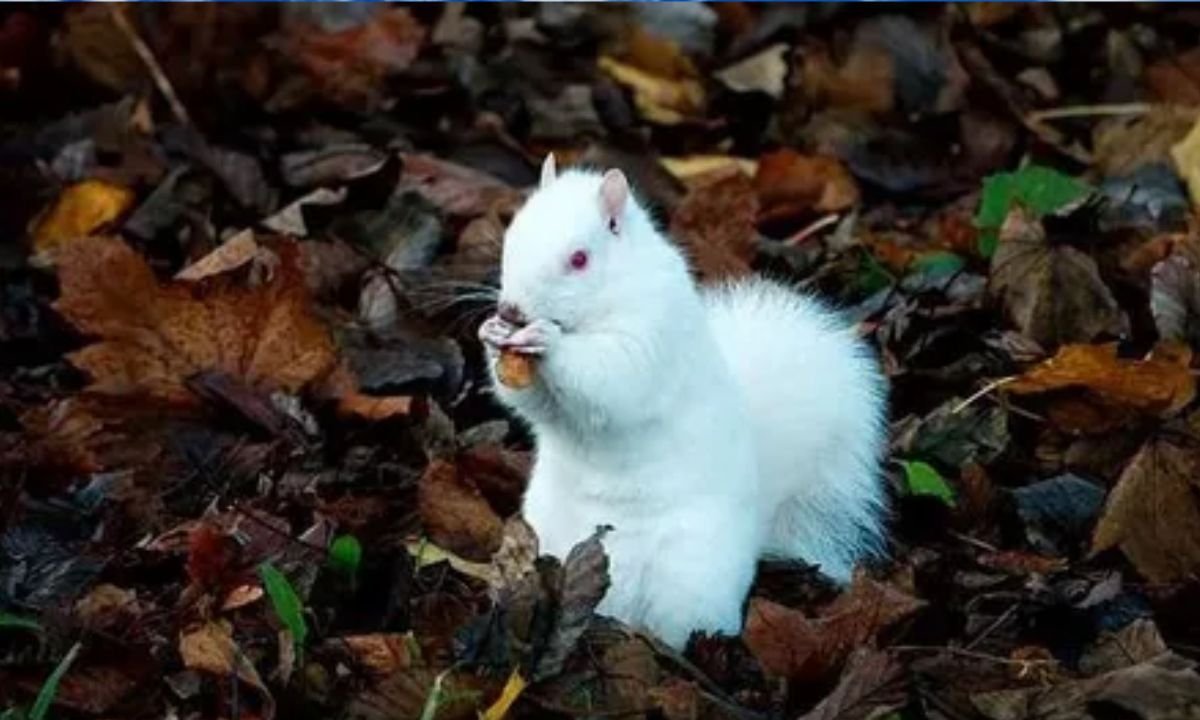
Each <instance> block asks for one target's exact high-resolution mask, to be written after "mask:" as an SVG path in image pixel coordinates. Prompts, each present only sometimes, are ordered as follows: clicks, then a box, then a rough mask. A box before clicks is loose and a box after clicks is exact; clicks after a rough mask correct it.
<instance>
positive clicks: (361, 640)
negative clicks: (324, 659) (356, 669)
mask: <svg viewBox="0 0 1200 720" xmlns="http://www.w3.org/2000/svg"><path fill="white" fill-rule="evenodd" d="M328 642H329V644H331V645H337V646H339V647H342V648H345V649H346V650H348V651H349V652H350V655H351V656H352V657H353V658H354V661H355V663H357V664H358V665H359V666H360V667H362V668H363V669H365V670H367V671H368V672H369V673H371V674H372V675H375V676H376V677H385V676H388V675H391V674H393V673H396V672H401V671H403V670H406V669H408V668H409V667H410V666H411V665H412V664H413V658H412V650H411V647H412V644H413V638H412V636H411V635H401V634H397V633H374V634H371V635H348V636H345V637H340V638H336V639H332V640H329V641H328Z"/></svg>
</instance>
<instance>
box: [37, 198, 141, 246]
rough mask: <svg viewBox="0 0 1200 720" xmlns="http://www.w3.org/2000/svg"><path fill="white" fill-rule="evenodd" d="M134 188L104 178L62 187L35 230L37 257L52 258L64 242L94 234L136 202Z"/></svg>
mask: <svg viewBox="0 0 1200 720" xmlns="http://www.w3.org/2000/svg"><path fill="white" fill-rule="evenodd" d="M133 201H134V194H133V191H132V190H130V189H128V188H125V187H121V186H120V185H114V184H113V183H109V182H105V181H103V180H84V181H83V182H80V183H76V184H74V185H71V186H69V187H68V188H67V189H66V190H63V192H62V194H61V195H59V196H58V199H57V200H55V201H54V204H53V205H51V206H50V207H49V208H48V209H47V210H46V212H45V213H44V214H43V215H42V216H41V217H40V218H39V219H38V221H37V225H36V226H35V228H34V230H33V249H34V251H35V253H36V256H37V260H39V261H40V262H43V263H48V262H50V261H51V257H50V256H51V255H52V253H53V252H54V251H55V250H57V249H58V248H59V247H60V246H61V245H62V244H63V243H66V242H70V241H71V240H75V239H77V238H81V237H87V236H89V235H93V234H95V233H96V231H98V230H100V229H101V228H103V227H105V226H106V225H109V224H111V223H112V222H113V221H114V220H116V219H117V218H119V217H120V216H121V215H123V214H124V213H125V211H126V210H128V209H129V208H130V206H132V205H133Z"/></svg>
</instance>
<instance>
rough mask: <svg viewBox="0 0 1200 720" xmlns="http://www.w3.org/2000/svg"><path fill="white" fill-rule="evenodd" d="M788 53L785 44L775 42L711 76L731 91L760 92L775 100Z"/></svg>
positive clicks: (781, 81) (777, 97)
mask: <svg viewBox="0 0 1200 720" xmlns="http://www.w3.org/2000/svg"><path fill="white" fill-rule="evenodd" d="M788 50H789V48H788V46H787V45H784V44H783V43H775V44H774V45H771V46H769V47H767V48H764V49H763V50H760V51H759V52H757V53H755V54H754V55H751V56H750V57H748V58H744V59H742V60H739V61H738V62H736V63H734V64H732V65H730V66H728V67H725V68H722V69H720V70H718V71H716V72H715V73H713V77H714V78H716V79H717V80H718V81H720V82H721V84H723V85H724V86H725V87H727V88H729V89H730V90H732V91H734V92H739V93H746V92H761V93H764V94H766V95H768V96H770V97H772V98H774V99H776V100H778V99H779V98H781V97H783V90H784V81H785V80H786V79H787V73H788Z"/></svg>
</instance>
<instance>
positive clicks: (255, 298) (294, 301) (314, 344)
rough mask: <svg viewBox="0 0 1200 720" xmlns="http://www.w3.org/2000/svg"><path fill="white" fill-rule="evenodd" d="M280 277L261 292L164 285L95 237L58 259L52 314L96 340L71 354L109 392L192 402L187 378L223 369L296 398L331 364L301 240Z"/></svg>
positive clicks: (136, 258)
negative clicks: (301, 259) (302, 263)
mask: <svg viewBox="0 0 1200 720" xmlns="http://www.w3.org/2000/svg"><path fill="white" fill-rule="evenodd" d="M279 249H280V262H279V265H278V267H277V268H276V272H275V274H274V277H273V278H272V279H271V280H270V281H268V282H266V283H264V284H262V285H259V286H256V287H240V286H238V285H235V284H233V283H232V282H231V281H230V280H229V279H228V278H218V279H215V280H214V282H213V283H212V284H211V285H204V286H193V285H189V284H186V283H178V282H173V283H167V284H159V282H158V281H157V280H156V278H155V276H154V273H153V272H152V271H151V269H150V267H149V265H147V264H146V261H145V260H144V259H142V257H141V256H140V255H138V254H137V253H136V252H134V251H133V250H132V249H131V248H130V247H129V246H128V245H126V244H125V243H124V242H122V241H121V240H119V239H116V238H111V237H94V238H85V239H81V240H79V241H78V242H74V243H71V244H70V245H68V246H67V247H65V248H64V249H63V251H62V253H61V254H60V256H59V258H58V262H59V268H58V275H59V284H60V286H61V289H62V295H61V297H60V298H59V299H58V301H57V302H56V303H55V305H54V307H55V309H57V310H58V311H59V312H60V313H62V314H63V315H64V316H65V317H66V318H67V319H68V320H70V321H71V322H72V323H73V324H74V325H75V326H76V327H77V328H79V330H80V331H81V332H83V333H86V334H88V335H92V336H95V337H97V338H98V339H99V341H98V342H96V343H94V344H92V345H89V346H87V347H85V348H84V349H82V350H80V351H78V352H75V353H72V354H71V355H70V356H69V358H70V360H71V362H72V363H73V364H74V365H75V366H77V367H79V368H80V369H81V370H83V371H85V372H86V373H88V375H90V376H91V379H92V382H91V385H89V387H88V389H89V390H90V391H92V392H95V393H99V394H104V395H145V396H149V397H153V398H156V399H160V400H165V401H168V402H170V403H176V404H181V405H192V404H195V403H196V402H197V401H198V398H197V397H196V396H195V395H194V394H193V393H192V392H191V391H190V390H188V388H187V386H186V380H187V379H188V378H189V377H191V376H193V375H195V374H196V373H199V372H202V371H206V370H220V371H222V372H224V373H227V374H229V375H231V376H233V377H236V378H238V379H240V380H242V381H244V382H246V383H247V384H250V385H254V386H258V387H264V388H270V389H283V390H287V391H291V392H295V391H298V390H300V389H301V388H303V387H304V386H305V385H307V384H308V383H309V382H311V381H313V380H314V379H316V378H318V377H320V376H322V375H323V374H324V373H326V372H327V371H328V370H329V369H330V367H331V366H332V365H333V363H334V360H335V357H334V349H333V343H332V341H331V340H330V338H329V335H328V333H327V332H326V330H325V328H324V327H323V326H322V325H321V324H320V323H319V322H317V320H316V319H314V318H313V317H312V315H311V314H310V312H309V307H308V296H307V292H306V290H305V286H304V277H303V274H302V272H301V270H300V269H299V266H298V262H297V260H298V250H297V248H296V246H295V244H294V243H291V242H284V243H281V244H280V245H279Z"/></svg>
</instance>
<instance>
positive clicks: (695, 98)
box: [599, 56, 704, 125]
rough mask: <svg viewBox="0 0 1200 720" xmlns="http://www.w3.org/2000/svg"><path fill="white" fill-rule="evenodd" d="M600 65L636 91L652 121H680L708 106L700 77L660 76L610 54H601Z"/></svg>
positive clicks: (636, 98) (639, 105) (637, 100)
mask: <svg viewBox="0 0 1200 720" xmlns="http://www.w3.org/2000/svg"><path fill="white" fill-rule="evenodd" d="M599 66H600V69H601V70H603V71H604V72H605V73H607V74H608V75H609V76H610V77H612V79H613V80H616V81H617V82H618V83H620V84H621V85H624V86H625V87H627V88H629V89H630V90H632V91H633V102H634V105H636V106H637V109H638V111H639V112H640V113H641V114H642V117H644V118H645V119H646V120H649V121H650V122H653V123H657V124H659V125H678V124H680V123H682V122H683V121H685V120H687V119H689V118H695V117H698V116H699V115H700V114H701V112H702V111H703V110H704V86H703V85H701V84H700V82H699V81H697V80H688V79H683V80H677V79H671V78H664V77H659V76H657V75H652V74H650V73H648V72H645V71H643V70H641V69H639V68H636V67H634V66H632V65H628V64H626V63H623V62H621V61H619V60H616V59H615V58H611V57H608V56H601V58H600V60H599Z"/></svg>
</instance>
